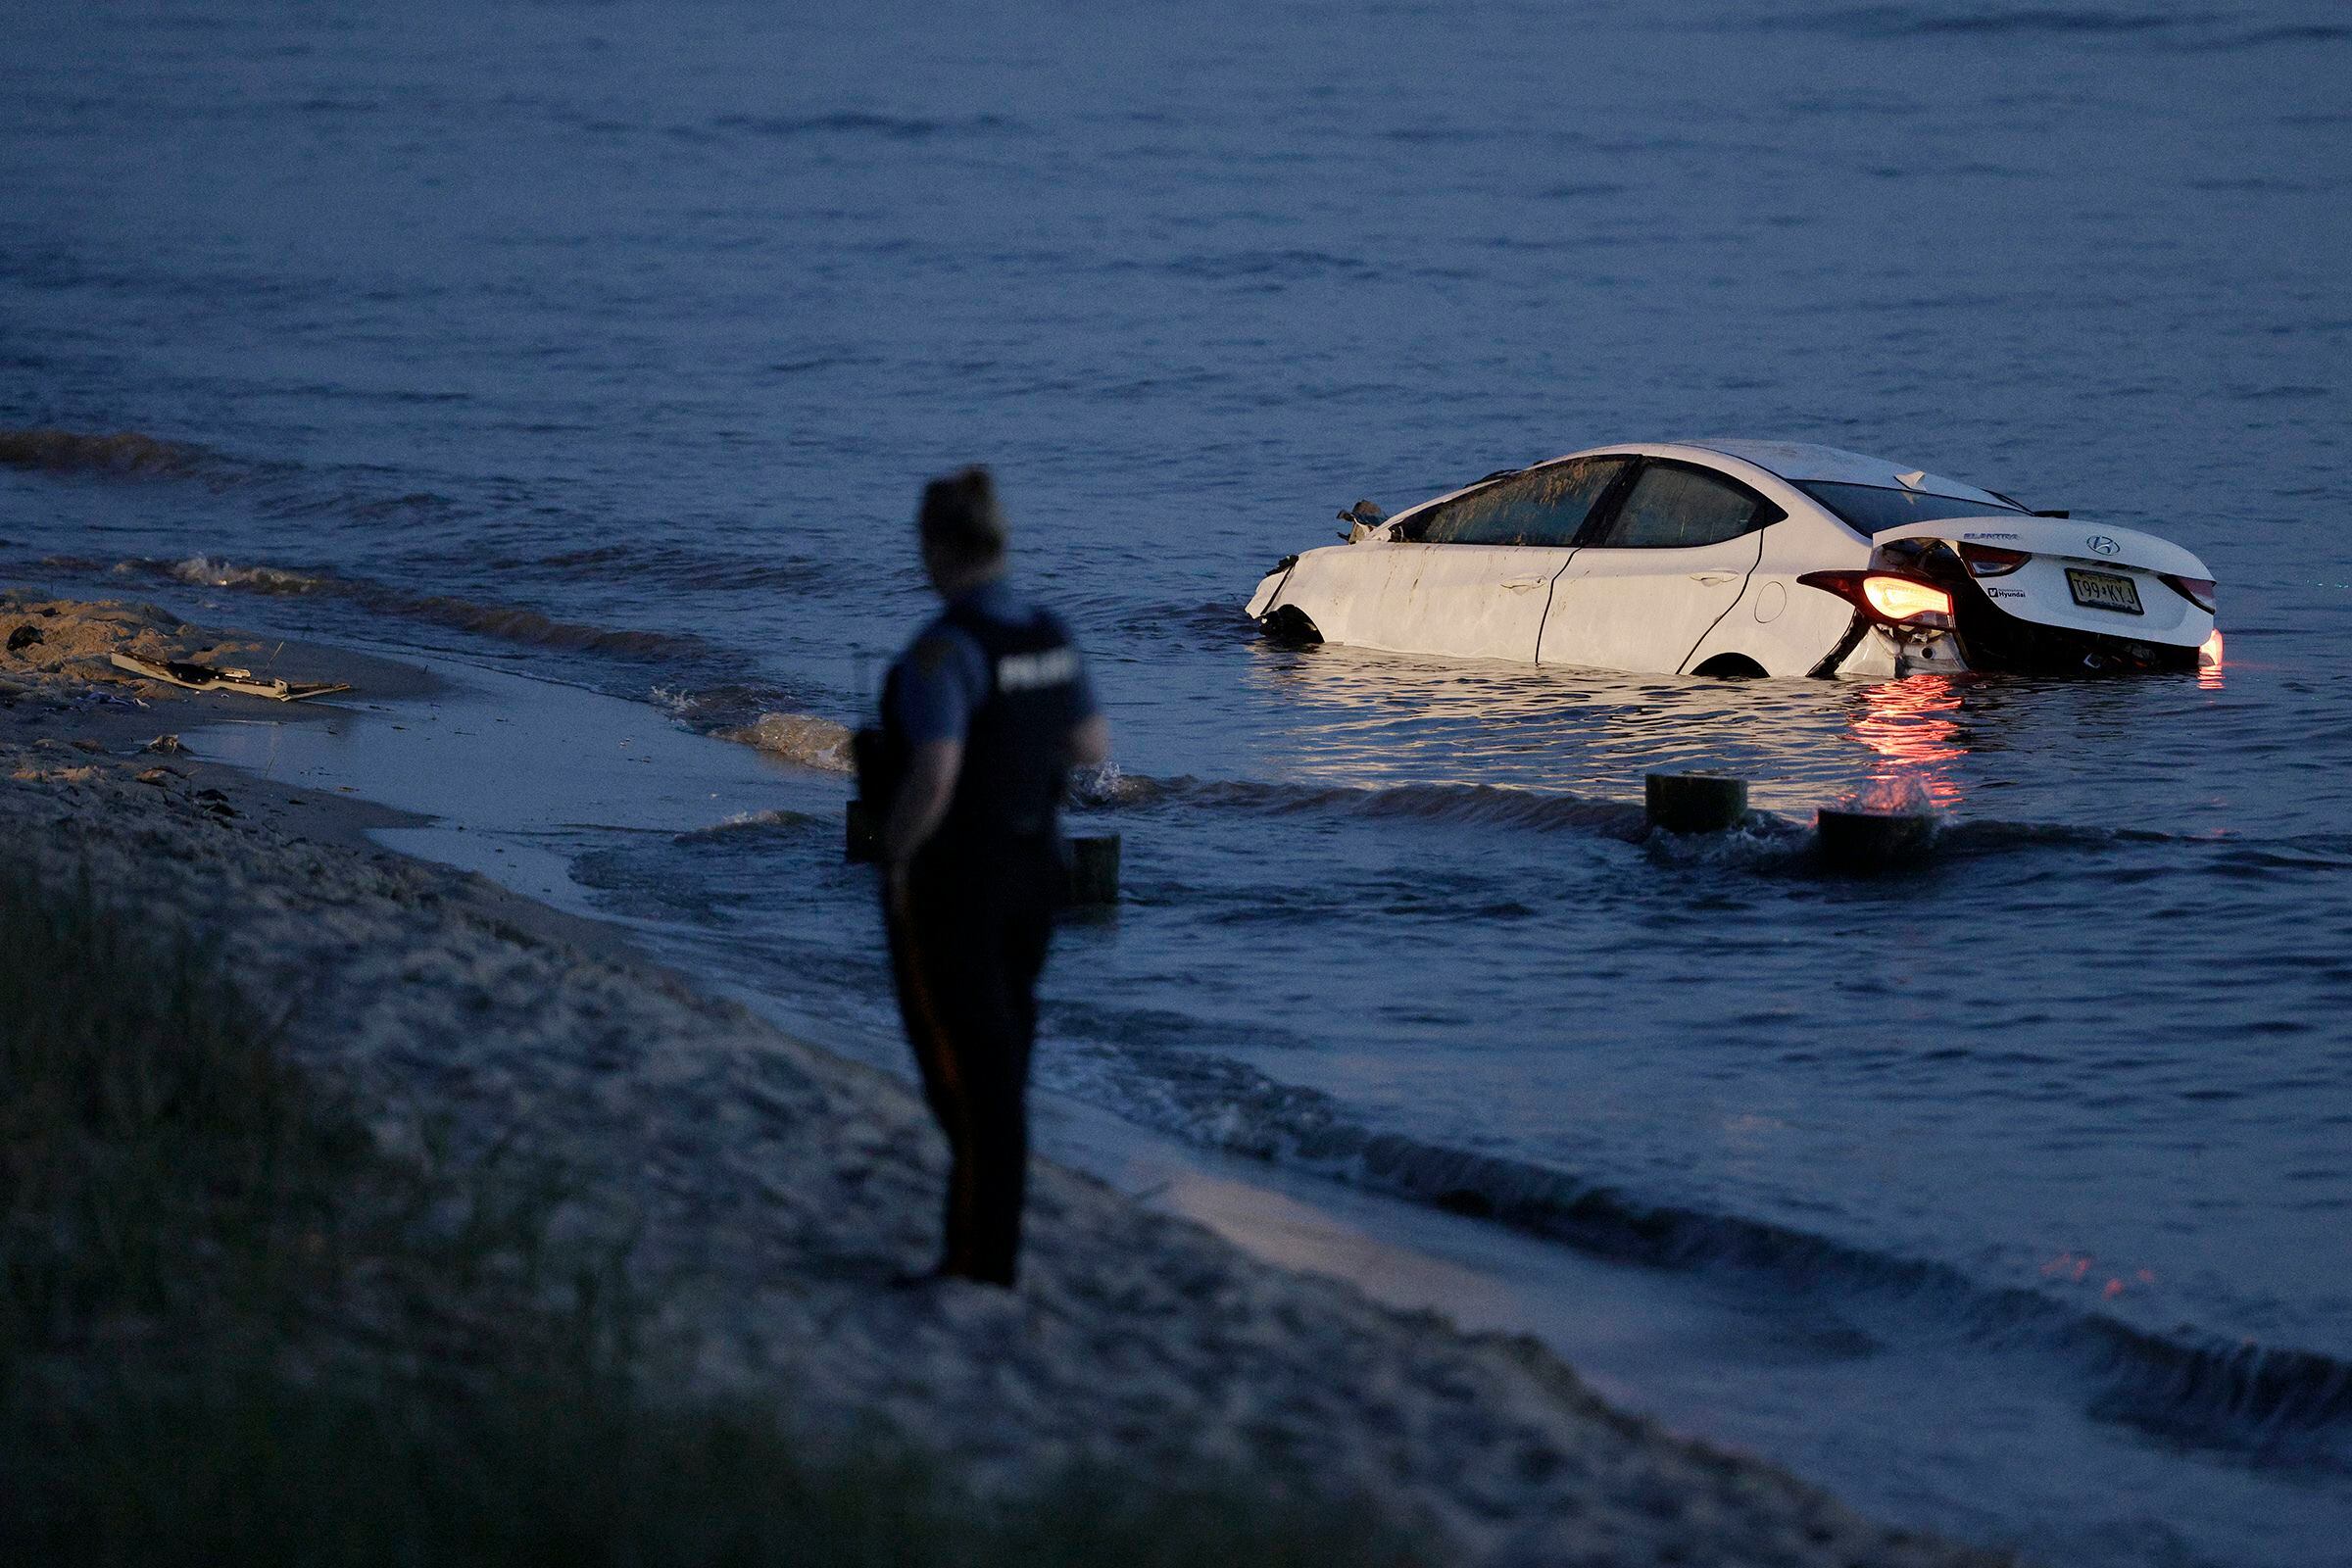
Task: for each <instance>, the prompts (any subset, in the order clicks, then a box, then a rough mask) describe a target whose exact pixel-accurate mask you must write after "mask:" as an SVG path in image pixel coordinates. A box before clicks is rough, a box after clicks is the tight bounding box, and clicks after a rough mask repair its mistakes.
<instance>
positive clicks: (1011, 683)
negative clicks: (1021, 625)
mask: <svg viewBox="0 0 2352 1568" xmlns="http://www.w3.org/2000/svg"><path fill="white" fill-rule="evenodd" d="M1077 678H1078V652H1077V650H1076V649H1074V648H1067V647H1064V648H1049V649H1047V650H1045V651H1044V652H1042V653H1035V654H1007V655H1005V657H1004V658H1003V659H1000V660H998V661H997V690H999V691H1004V692H1033V691H1039V690H1042V689H1043V688H1045V687H1048V686H1067V685H1068V684H1069V683H1070V682H1072V681H1074V680H1076V679H1077Z"/></svg>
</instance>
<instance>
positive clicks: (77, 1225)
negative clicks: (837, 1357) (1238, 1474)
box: [0, 866, 1411, 1568]
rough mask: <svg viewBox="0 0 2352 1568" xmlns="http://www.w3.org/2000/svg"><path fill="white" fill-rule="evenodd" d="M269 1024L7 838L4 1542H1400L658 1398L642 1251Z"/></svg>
mask: <svg viewBox="0 0 2352 1568" xmlns="http://www.w3.org/2000/svg"><path fill="white" fill-rule="evenodd" d="M281 1030H282V1020H276V1019H273V1018H271V1017H270V1015H269V1014H268V1013H266V1012H264V1011H262V1010H260V1009H258V1008H257V1007H256V1006H255V1005H252V1003H251V1002H250V1001H249V1000H248V999H246V998H245V997H243V996H241V995H240V994H239V993H238V991H237V990H236V988H235V987H233V986H232V985H231V984H229V983H228V981H227V980H226V979H225V978H224V977H223V975H222V972H221V967H220V965H219V964H218V962H217V961H215V960H214V958H213V957H212V956H209V955H208V954H207V953H206V952H204V951H203V950H202V949H201V948H200V947H198V946H196V945H194V944H192V943H191V942H190V941H189V940H188V939H186V938H185V937H182V936H155V935H152V934H148V933H144V932H142V931H141V930H140V928H139V927H138V926H137V925H135V924H134V923H133V922H130V921H128V920H125V919H123V918H121V917H118V916H115V915H113V914H110V912H109V911H107V910H105V909H103V908H101V907H99V906H98V905H97V904H96V903H95V902H94V901H93V900H92V899H91V897H90V896H89V894H88V893H87V891H86V890H84V891H81V892H79V893H72V894H63V895H61V894H59V893H58V892H56V891H55V890H46V891H45V890H43V889H42V888H40V887H39V886H37V885H36V884H35V883H34V882H33V881H31V880H30V879H29V878H28V877H27V876H26V875H25V874H24V873H23V872H21V871H18V870H15V869H13V868H8V867H5V866H0V1561H6V1562H13V1563H36V1562H37V1563H42V1564H56V1565H72V1564H82V1563H89V1564H116V1563H134V1562H135V1563H140V1564H172V1563H190V1564H193V1563H222V1562H235V1563H240V1564H255V1565H269V1564H279V1563H284V1564H292V1563H314V1562H333V1563H337V1564H350V1565H368V1564H387V1565H389V1564H434V1565H438V1564H494V1563H495V1564H515V1563H530V1564H551V1565H552V1564H559V1563H560V1564H567V1565H568V1564H590V1565H593V1564H639V1563H642V1564H649V1565H650V1564H743V1565H747V1568H749V1565H762V1564H779V1565H781V1564H787V1563H790V1564H808V1565H815V1564H875V1565H881V1564H905V1565H929V1564H940V1565H956V1568H962V1565H970V1568H989V1565H997V1564H1004V1565H1007V1568H1009V1565H1011V1564H1016V1563H1017V1564H1024V1565H1054V1564H1079V1563H1116V1564H1119V1565H1120V1568H1153V1565H1158V1564H1167V1565H1170V1568H1173V1565H1176V1564H1196V1563H1225V1564H1236V1565H1239V1564H1245V1563H1264V1564H1298V1565H1307V1564H1326V1563H1328V1564H1340V1563H1347V1564H1351V1565H1352V1564H1377V1563H1397V1564H1402V1563H1404V1562H1407V1561H1409V1560H1411V1559H1410V1557H1409V1554H1408V1552H1407V1551H1406V1550H1405V1549H1404V1548H1403V1547H1402V1545H1401V1544H1399V1543H1398V1542H1397V1540H1396V1539H1394V1538H1393V1537H1391V1536H1390V1535H1388V1534H1386V1533H1385V1532H1384V1531H1382V1530H1381V1529H1380V1528H1379V1527H1377V1526H1375V1525H1373V1524H1371V1523H1369V1522H1367V1516H1366V1512H1365V1510H1362V1509H1360V1508H1359V1509H1347V1508H1343V1507H1342V1506H1340V1505H1338V1504H1324V1503H1309V1502H1301V1501H1296V1500H1289V1501H1285V1500H1276V1499H1273V1498H1270V1497H1269V1496H1268V1495H1266V1492H1265V1489H1264V1488H1263V1487H1262V1486H1252V1485H1250V1484H1249V1483H1247V1482H1244V1481H1241V1480H1237V1479H1235V1478H1231V1477H1227V1478H1222V1479H1218V1478H1211V1479H1207V1480H1201V1481H1199V1482H1196V1483H1186V1482H1180V1481H1173V1480H1171V1479H1170V1478H1167V1477H1165V1476H1156V1477H1153V1478H1151V1479H1149V1480H1143V1479H1139V1478H1136V1477H1133V1476H1128V1477H1121V1476H1119V1475H1114V1474H1110V1473H1105V1472H1099V1471H1098V1472H1085V1473H1070V1474H1063V1475H1060V1476H1057V1477H1054V1478H1050V1479H1046V1480H1043V1481H1042V1482H1041V1485H1040V1489H1039V1490H1038V1491H1037V1492H1036V1493H1035V1494H1033V1495H1029V1496H1027V1497H1023V1498H1019V1499H1015V1500H1012V1501H1003V1502H984V1501H981V1500H977V1499H975V1498H973V1497H972V1496H970V1495H966V1494H965V1493H963V1492H962V1491H961V1490H960V1489H959V1488H958V1486H957V1484H956V1481H955V1479H954V1477H953V1476H952V1474H950V1473H949V1472H948V1471H946V1470H945V1469H943V1467H942V1466H941V1465H940V1464H939V1463H938V1462H937V1461H935V1460H932V1459H928V1458H926V1457H925V1456H923V1455H922V1454H920V1453H919V1452H917V1451H916V1450H915V1449H913V1448H911V1447H909V1446H907V1445H906V1444H905V1443H904V1442H903V1441H902V1440H900V1439H899V1438H898V1437H897V1436H895V1435H892V1434H887V1433H876V1434H873V1435H869V1436H868V1437H866V1438H864V1439H862V1440H859V1441H858V1442H856V1443H854V1444H850V1445H846V1446H832V1447H830V1448H828V1449H826V1450H824V1451H822V1452H821V1453H812V1452H810V1451H809V1450H808V1448H807V1446H806V1445H804V1444H800V1443H796V1442H795V1441H794V1440H793V1438H792V1437H791V1436H790V1434H789V1433H788V1432H787V1431H786V1430H785V1428H784V1427H783V1426H782V1425H781V1424H780V1423H779V1419H778V1413H777V1412H774V1411H770V1410H763V1409H760V1408H756V1407H752V1406H749V1405H724V1404H718V1403H713V1402H709V1401H704V1402H691V1401H688V1402H681V1401H679V1400H677V1399H674V1398H673V1399H658V1398H655V1397H653V1396H652V1391H654V1390H655V1389H660V1388H666V1387H671V1386H674V1380H665V1379H663V1378H662V1376H661V1375H660V1352H658V1351H656V1350H653V1349H650V1348H648V1347H647V1346H645V1345H643V1344H641V1343H639V1341H640V1333H639V1327H640V1325H641V1324H642V1323H643V1322H644V1321H645V1320H646V1316H647V1314H646V1313H645V1311H644V1309H643V1305H642V1303H639V1302H637V1301H634V1300H633V1299H631V1297H630V1293H629V1290H628V1287H627V1276H626V1274H625V1272H624V1270H623V1268H622V1267H621V1261H622V1253H623V1250H624V1249H623V1248H622V1247H621V1246H619V1245H618V1244H613V1243H603V1244H600V1243H593V1242H582V1241H564V1240H558V1239H557V1229H558V1228H556V1227H552V1226H551V1223H550V1221H551V1217H552V1216H553V1215H554V1214H555V1213H556V1211H557V1209H558V1206H559V1204H560V1203H561V1202H562V1201H563V1199H564V1190H563V1186H562V1184H561V1183H560V1182H558V1181H555V1180H553V1179H552V1178H551V1175H550V1173H548V1172H545V1171H531V1170H526V1169H523V1168H521V1167H520V1162H517V1161H513V1160H501V1159H497V1158H490V1159H483V1160H475V1161H473V1162H471V1163H470V1164H466V1163H464V1162H460V1161H455V1160H452V1159H450V1158H448V1157H446V1156H445V1155H444V1156H439V1157H436V1156H433V1155H430V1154H428V1155H426V1156H423V1157H411V1156H408V1155H395V1154H393V1153H391V1152H387V1151H384V1150H382V1149H379V1148H378V1147H377V1146H376V1144H375V1142H374V1140H373V1139H371V1138H370V1136H369V1135H368V1131H367V1129H366V1128H365V1126H364V1125H363V1123H362V1121H361V1120H360V1118H359V1117H358V1116H357V1114H356V1113H355V1107H353V1106H352V1105H351V1104H349V1103H346V1102H345V1101H344V1100H343V1099H341V1098H339V1096H338V1095H337V1094H336V1093H335V1092H334V1091H333V1090H332V1089H331V1088H330V1087H328V1086H326V1085H323V1084H321V1083H319V1082H318V1081H317V1080H316V1079H314V1078H312V1077H310V1076H308V1075H306V1074H305V1073H303V1072H301V1071H299V1070H297V1069H296V1068H295V1067H294V1066H293V1065H291V1064H290V1063H289V1062H288V1060H287V1059H286V1057H285V1056H284V1055H283V1054H281V1053H280V1051H279V1050H278V1049H277V1048H278V1037H279V1034H280V1033H281ZM425 1143H426V1145H427V1147H428V1148H430V1147H432V1144H433V1141H432V1140H429V1139H428V1140H425ZM589 1229H591V1230H593V1229H594V1227H589Z"/></svg>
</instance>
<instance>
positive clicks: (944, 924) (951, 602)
mask: <svg viewBox="0 0 2352 1568" xmlns="http://www.w3.org/2000/svg"><path fill="white" fill-rule="evenodd" d="M916 523H917V529H918V532H919V534H920V536H921V541H922V555H923V568H924V570H925V571H927V572H928V573H929V574H930V578H931V585H932V587H933V588H935V589H936V590H937V591H938V593H939V597H940V598H941V599H942V600H944V601H945V602H946V608H945V609H944V610H943V611H942V612H941V613H940V614H939V616H938V618H937V619H935V620H933V621H932V622H931V624H930V625H928V626H926V627H924V628H923V631H922V633H921V635H919V636H917V637H916V638H915V639H914V641H913V642H912V643H911V644H909V645H908V647H907V652H906V653H905V654H904V655H902V656H901V657H900V659H899V661H898V662H897V663H896V664H894V665H893V666H892V667H891V671H890V678H889V680H888V681H887V683H886V684H885V686H884V688H883V696H882V710H883V711H882V739H881V745H880V747H879V749H878V752H879V755H878V756H874V757H869V758H868V759H867V761H868V762H869V766H868V768H867V769H865V771H869V772H872V773H874V774H878V775H879V776H878V777H871V778H868V779H866V780H864V781H863V792H864V794H865V796H866V799H867V800H869V801H874V802H877V803H886V804H883V805H882V807H881V809H882V812H883V814H882V818H881V829H880V841H879V844H878V847H877V848H878V856H877V858H879V859H880V861H881V865H882V886H883V907H884V913H885V918H886V922H887V924H888V927H889V932H890V956H891V968H892V973H893V975H894V977H895V978H896V980H897V982H898V990H899V1009H900V1012H901V1014H902V1015H903V1016H904V1017H905V1019H906V1023H907V1042H908V1044H909V1045H911V1046H912V1047H913V1048H914V1057H915V1061H916V1063H917V1065H918V1066H920V1068H921V1069H922V1075H923V1092H924V1096H925V1098H926V1099H927V1100H928V1101H929V1102H930V1104H931V1111H932V1114H933V1115H935V1116H937V1117H938V1118H939V1125H940V1128H941V1130H942V1131H944V1132H945V1133H946V1134H947V1137H948V1150H949V1153H950V1157H951V1161H952V1164H951V1169H950V1171H949V1176H948V1201H947V1236H946V1242H945V1245H944V1247H943V1249H942V1250H941V1254H940V1260H939V1265H938V1267H937V1268H936V1269H935V1270H934V1271H933V1273H932V1274H931V1275H927V1276H923V1278H932V1277H937V1276H943V1275H944V1276H954V1277H956V1278H961V1279H969V1280H980V1281H984V1282H986V1283H988V1284H992V1285H1003V1286H1009V1285H1011V1284H1012V1283H1013V1278H1014V1272H1015V1261H1016V1258H1017V1255H1018V1253H1019V1250H1020V1236H1021V1195H1022V1188H1023V1185H1024V1182H1025V1179H1026V1177H1027V1172H1028V1162H1029V1112H1028V1088H1029V1050H1030V1046H1031V1045H1032V1043H1033V1042H1034V1041H1035V1040H1036V1038H1037V977H1038V973H1039V971H1040V970H1041V969H1043V968H1044V966H1045V961H1046V946H1047V943H1048V940H1049V938H1050V937H1051V935H1052V930H1053V924H1052V922H1053V915H1054V905H1055V904H1056V903H1057V902H1058V900H1059V897H1060V892H1061V879H1062V853H1063V850H1062V844H1061V833H1060V808H1061V797H1062V792H1063V790H1064V789H1065V788H1066V786H1067V784H1068V779H1069V770H1070V768H1071V766H1072V765H1073V764H1078V765H1089V766H1091V765H1095V764H1098V763H1100V762H1102V761H1103V760H1105V759H1106V758H1107V757H1108V756H1109V752H1110V727H1109V725H1108V723H1107V722H1106V721H1105V720H1104V719H1103V714H1102V712H1101V711H1100V710H1099V709H1098V708H1097V707H1096V704H1095V696H1094V691H1093V688H1092V687H1091V685H1090V684H1089V682H1088V680H1087V676H1086V668H1085V665H1084V664H1083V662H1081V661H1080V659H1079V655H1078V649H1077V647H1076V645H1075V644H1073V643H1072V642H1071V641H1070V635H1069V632H1068V631H1067V630H1066V629H1065V628H1064V627H1063V626H1062V623H1061V621H1060V620H1059V619H1058V618H1056V617H1055V616H1054V614H1053V613H1051V612H1049V611H1046V610H1043V609H1040V608H1039V607H1037V606H1035V605H1033V604H1031V603H1029V602H1028V601H1026V600H1025V599H1023V598H1022V597H1021V596H1020V595H1019V594H1017V593H1016V592H1014V590H1013V589H1012V588H1011V587H1010V586H1009V585H1007V584H1006V582H1005V519H1004V515H1003V514H1002V513H1001V512H1000V511H999V510H998V507H997V495H996V486H995V484H994V482H993V481H992V480H991V479H990V477H989V474H988V470H987V469H985V468H977V467H975V468H966V469H964V470H963V471H961V472H960V473H954V474H950V475H948V476H947V477H946V478H944V479H934V480H932V481H931V483H930V484H928V485H926V486H925V487H924V489H923V501H922V508H921V511H920V513H919V514H918V515H917V518H916Z"/></svg>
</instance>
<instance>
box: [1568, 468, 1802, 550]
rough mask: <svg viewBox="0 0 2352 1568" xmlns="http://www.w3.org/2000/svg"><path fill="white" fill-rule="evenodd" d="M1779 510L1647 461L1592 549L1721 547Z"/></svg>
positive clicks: (1718, 482) (1744, 492) (1725, 482)
mask: <svg viewBox="0 0 2352 1568" xmlns="http://www.w3.org/2000/svg"><path fill="white" fill-rule="evenodd" d="M1780 516H1781V513H1780V510H1779V509H1778V508H1776V507H1774V506H1773V505H1772V504H1771V503H1769V502H1767V501H1765V500H1764V499H1763V498H1762V497H1760V496H1758V495H1757V494H1756V493H1755V492H1754V491H1752V490H1748V489H1746V488H1744V487H1742V486H1740V485H1737V484H1734V483H1732V481H1731V480H1729V479H1723V478H1718V477H1717V476H1716V475H1714V474H1711V473H1702V472H1700V471H1699V470H1698V469H1696V468H1681V467H1674V466H1669V465H1666V464H1662V463H1653V464H1651V465H1649V466H1647V467H1645V468H1643V469H1642V474H1641V477H1639V478H1637V479H1636V480H1635V481H1634V487H1633V489H1632V490H1630V491H1628V492H1627V494H1626V498H1625V504H1624V505H1623V506H1620V507H1619V508H1618V509H1617V515H1616V516H1615V517H1612V518H1611V519H1610V520H1609V525H1608V528H1607V530H1606V531H1605V532H1604V533H1603V534H1602V535H1601V536H1600V537H1599V538H1597V539H1594V540H1593V541H1591V542H1592V543H1593V544H1594V545H1598V546H1602V547H1605V548H1611V549H1618V550H1680V549H1689V548H1690V547H1691V546H1693V545H1714V544H1721V543H1723V541H1724V540H1726V539H1737V538H1739V537H1740V535H1741V534H1743V533H1746V532H1748V531H1750V530H1751V529H1755V528H1761V527H1763V526H1764V525H1765V524H1766V523H1768V522H1774V521H1777V520H1779V518H1780Z"/></svg>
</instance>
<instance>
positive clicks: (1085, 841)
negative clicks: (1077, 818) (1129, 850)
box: [1062, 833, 1119, 907]
mask: <svg viewBox="0 0 2352 1568" xmlns="http://www.w3.org/2000/svg"><path fill="white" fill-rule="evenodd" d="M1062 902H1063V903H1065V904H1068V905H1070V906H1072V907H1076V906H1080V905H1093V904H1116V903H1118V902H1119V836H1118V835H1117V834H1116V833H1103V834H1098V835H1094V836H1090V837H1087V838H1074V839H1072V840H1070V858H1069V867H1068V878H1067V880H1066V881H1065V882H1064V883H1063V885H1062Z"/></svg>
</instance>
